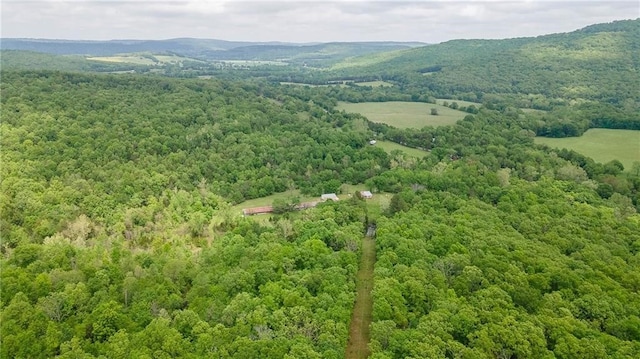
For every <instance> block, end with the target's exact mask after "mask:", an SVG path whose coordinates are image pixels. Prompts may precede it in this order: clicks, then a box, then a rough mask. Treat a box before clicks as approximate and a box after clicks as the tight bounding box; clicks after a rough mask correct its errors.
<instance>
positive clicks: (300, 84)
mask: <svg viewBox="0 0 640 359" xmlns="http://www.w3.org/2000/svg"><path fill="white" fill-rule="evenodd" d="M280 85H294V86H309V87H329V86H339V87H346V86H347V85H345V84H343V83H342V84H341V83H335V84H325V85H314V84H305V83H302V82H280Z"/></svg>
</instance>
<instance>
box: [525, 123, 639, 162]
mask: <svg viewBox="0 0 640 359" xmlns="http://www.w3.org/2000/svg"><path fill="white" fill-rule="evenodd" d="M535 143H539V144H544V145H547V146H549V147H556V148H567V149H570V150H574V151H576V152H579V153H582V154H583V155H585V156H589V157H591V158H593V160H594V161H596V162H600V163H607V162H609V161H611V160H618V161H620V162H621V163H622V164H623V165H624V169H625V171H629V170H631V167H632V166H633V162H635V161H640V131H634V130H610V129H605V128H592V129H589V130H587V132H585V133H583V134H582V136H580V137H565V138H548V137H536V138H535Z"/></svg>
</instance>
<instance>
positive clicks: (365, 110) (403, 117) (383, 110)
mask: <svg viewBox="0 0 640 359" xmlns="http://www.w3.org/2000/svg"><path fill="white" fill-rule="evenodd" d="M432 108H436V109H438V115H437V116H434V115H431V109H432ZM338 110H345V111H347V112H356V113H361V114H362V115H364V116H366V117H367V118H368V119H369V120H371V121H373V122H381V123H386V124H388V125H391V126H395V127H398V128H422V127H424V126H447V125H452V124H454V123H456V121H458V120H461V119H463V118H464V117H465V116H466V115H468V113H466V112H462V111H458V110H452V109H450V108H448V107H444V106H442V105H438V104H432V103H423V102H402V101H389V102H362V103H347V102H339V103H338Z"/></svg>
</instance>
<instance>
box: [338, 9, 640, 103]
mask: <svg viewBox="0 0 640 359" xmlns="http://www.w3.org/2000/svg"><path fill="white" fill-rule="evenodd" d="M639 52H640V19H636V20H625V21H617V22H613V23H609V24H599V25H593V26H589V27H586V28H584V29H581V30H577V31H574V32H571V33H563V34H553V35H545V36H538V37H532V38H515V39H506V40H454V41H448V42H445V43H441V44H437V45H432V46H426V47H419V48H414V49H409V50H404V51H396V52H393V53H384V54H374V55H370V56H363V57H359V58H356V59H349V60H346V61H343V62H341V63H338V64H336V65H335V66H334V70H335V76H336V77H337V78H341V77H345V76H364V75H366V74H372V73H373V74H379V75H380V76H381V78H383V79H395V80H396V81H398V82H401V83H404V84H405V85H407V84H412V85H413V86H416V87H419V88H428V89H430V90H431V91H434V92H436V93H440V94H444V95H449V96H450V95H451V94H452V93H456V94H460V95H463V96H464V99H467V100H470V101H482V96H483V94H486V93H498V94H520V95H527V96H529V95H531V96H530V97H529V98H527V99H524V100H523V101H528V102H529V105H533V107H536V106H538V107H544V105H545V102H546V104H548V103H549V101H552V100H553V99H555V98H562V99H570V100H574V101H582V100H585V99H588V100H598V101H603V102H607V103H612V104H619V105H624V106H628V107H630V108H634V109H637V108H638V106H639V105H638V104H640V87H639V85H638V84H639V83H640V58H639V57H638V55H637V54H638V53H639ZM536 96H538V98H536Z"/></svg>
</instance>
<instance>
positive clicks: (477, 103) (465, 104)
mask: <svg viewBox="0 0 640 359" xmlns="http://www.w3.org/2000/svg"><path fill="white" fill-rule="evenodd" d="M445 102H448V103H449V104H452V103H454V102H455V103H457V104H458V106H464V107H469V106H471V105H474V106H475V107H480V106H482V104H481V103H479V102H470V101H463V100H450V99H447V98H439V99H436V103H437V104H438V105H442V104H443V103H445Z"/></svg>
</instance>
